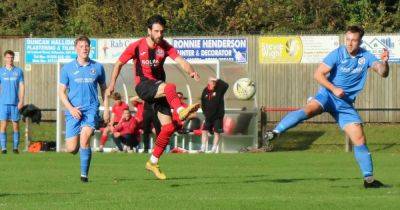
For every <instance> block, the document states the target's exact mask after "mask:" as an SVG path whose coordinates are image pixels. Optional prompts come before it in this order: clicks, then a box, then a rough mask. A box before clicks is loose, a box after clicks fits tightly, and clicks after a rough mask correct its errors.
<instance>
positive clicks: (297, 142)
mask: <svg viewBox="0 0 400 210" xmlns="http://www.w3.org/2000/svg"><path fill="white" fill-rule="evenodd" d="M324 133H325V132H323V131H288V132H287V133H285V134H282V135H281V136H280V137H279V139H278V140H276V141H275V142H274V151H299V150H300V151H301V150H308V149H310V146H311V145H312V144H313V143H314V141H316V140H317V139H318V138H319V137H321V136H322V135H324Z"/></svg>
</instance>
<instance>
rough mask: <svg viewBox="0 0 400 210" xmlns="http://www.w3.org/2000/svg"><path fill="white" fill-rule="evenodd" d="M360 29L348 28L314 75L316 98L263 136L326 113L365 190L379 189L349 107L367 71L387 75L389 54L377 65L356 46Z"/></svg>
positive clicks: (357, 120)
mask: <svg viewBox="0 0 400 210" xmlns="http://www.w3.org/2000/svg"><path fill="white" fill-rule="evenodd" d="M363 35H364V29H363V28H361V27H359V26H349V27H348V28H347V30H346V34H345V45H343V46H340V47H339V48H337V49H335V50H334V51H332V52H331V53H329V54H328V56H326V57H325V58H324V60H323V62H322V63H321V64H320V65H319V67H318V68H317V70H316V71H315V73H314V79H315V80H316V81H317V82H318V83H319V84H320V85H321V88H320V89H319V91H318V93H317V94H316V96H315V97H314V98H313V99H312V100H310V101H309V102H308V104H307V105H306V106H305V107H304V108H303V109H300V110H298V111H294V112H290V113H289V114H287V115H286V116H285V117H284V118H283V119H282V120H281V121H280V122H279V123H278V125H277V126H276V127H275V129H274V130H272V131H267V132H266V133H265V139H266V141H271V140H273V139H275V138H276V137H277V136H278V135H279V134H282V133H283V132H285V131H286V130H288V129H290V128H292V127H294V126H296V125H297V124H298V123H300V122H302V121H304V120H306V119H309V118H311V117H314V116H316V115H318V114H321V113H322V112H328V113H330V114H331V115H332V116H333V117H334V118H335V120H336V122H338V124H339V126H340V128H341V129H343V130H344V132H345V133H346V134H347V135H348V136H349V137H350V139H351V141H352V143H353V145H354V146H353V149H354V156H355V159H356V160H357V162H358V165H359V167H360V169H361V172H362V174H363V177H364V187H365V188H379V187H383V186H384V185H383V184H382V183H381V182H380V181H378V180H376V179H374V177H373V166H372V158H371V154H370V153H369V150H368V147H367V146H366V138H365V136H364V131H363V127H362V120H361V118H360V116H359V114H358V113H357V111H356V110H355V108H354V106H353V104H354V101H355V99H356V97H357V95H358V94H359V92H360V91H361V90H362V89H363V88H364V85H365V81H366V78H367V75H368V69H369V68H371V69H372V70H373V71H375V72H376V73H378V74H379V75H380V76H382V77H387V76H388V74H389V65H388V60H389V52H388V51H387V50H386V49H383V52H382V54H381V62H380V61H378V59H377V58H376V57H375V56H374V55H373V54H372V53H370V52H368V51H367V50H365V49H363V48H361V47H360V45H361V44H362V37H363Z"/></svg>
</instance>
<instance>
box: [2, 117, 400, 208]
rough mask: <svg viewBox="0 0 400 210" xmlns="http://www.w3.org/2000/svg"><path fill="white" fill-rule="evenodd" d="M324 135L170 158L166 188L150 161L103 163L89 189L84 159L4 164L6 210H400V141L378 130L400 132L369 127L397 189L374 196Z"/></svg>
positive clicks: (14, 159)
mask: <svg viewBox="0 0 400 210" xmlns="http://www.w3.org/2000/svg"><path fill="white" fill-rule="evenodd" d="M314 127H315V126H311V127H308V126H304V125H302V126H300V127H299V128H298V129H294V130H293V131H291V132H289V133H288V134H287V136H285V137H282V139H281V140H282V141H281V142H283V143H281V145H278V146H279V147H280V148H281V151H280V152H271V153H259V154H215V155H211V154H193V155H187V154H167V155H165V156H163V158H162V160H161V163H160V166H161V169H162V170H163V171H164V172H165V173H166V175H167V177H168V179H167V180H165V181H159V180H156V179H155V178H154V176H153V175H152V174H150V173H149V172H147V171H145V169H144V164H145V161H146V160H147V159H148V156H147V155H144V154H127V153H112V154H100V153H94V156H93V159H92V167H91V171H90V180H89V183H86V184H83V183H81V182H80V180H79V156H78V155H76V156H73V155H70V154H65V153H59V154H57V153H53V152H48V153H40V154H28V153H22V154H20V155H14V154H12V153H9V154H7V155H0V161H1V168H2V170H1V171H0V178H1V182H0V183H1V184H0V209H339V208H342V209H398V207H399V206H400V201H399V197H400V179H399V174H400V164H399V159H400V153H399V142H398V137H397V136H398V135H396V132H392V133H390V132H376V131H375V130H374V129H378V130H380V131H382V130H383V131H385V130H386V129H387V130H388V131H389V130H391V131H392V130H393V131H395V129H393V128H395V127H398V126H395V127H390V126H389V128H387V126H383V127H380V126H373V127H369V128H368V127H366V131H367V137H368V135H370V136H371V147H370V148H371V152H372V153H373V159H374V168H375V172H376V173H375V176H376V177H377V178H378V179H379V180H380V181H382V182H383V183H385V184H387V185H389V186H388V187H387V188H382V189H368V190H367V189H364V188H363V187H362V180H361V179H360V172H359V169H358V167H357V165H356V162H355V160H354V157H353V154H352V153H345V152H344V151H343V150H342V149H343V148H342V146H343V145H341V144H338V145H333V146H332V145H330V144H331V140H330V139H332V142H333V140H334V139H335V138H340V139H339V140H337V143H343V138H342V136H341V135H340V133H339V132H338V133H337V135H335V133H336V130H337V128H336V127H334V126H332V129H331V128H330V126H326V127H323V129H322V130H323V133H322V134H321V133H318V132H317V130H318V131H321V128H319V129H316V128H314ZM302 132H304V133H302ZM374 135H376V136H374ZM382 136H385V138H382V139H380V138H378V137H382ZM291 138H293V140H291ZM375 138H376V139H375ZM307 139H313V141H312V142H310V141H307ZM396 139H397V140H396ZM383 140H386V141H387V142H386V141H383ZM285 142H286V143H285ZM289 142H291V143H293V144H289ZM385 142H386V143H385ZM378 143H381V144H378ZM383 143H384V144H383ZM300 144H301V145H303V144H304V145H307V144H308V145H307V146H305V147H299V146H298V145H300ZM323 145H324V146H323ZM327 148H329V149H327Z"/></svg>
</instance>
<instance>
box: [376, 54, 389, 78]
mask: <svg viewBox="0 0 400 210" xmlns="http://www.w3.org/2000/svg"><path fill="white" fill-rule="evenodd" d="M381 60H382V62H379V61H376V62H374V64H373V65H372V70H374V71H375V72H376V73H378V74H379V75H380V76H381V77H383V78H386V77H387V76H389V62H388V61H389V51H388V50H387V49H383V52H382V54H381Z"/></svg>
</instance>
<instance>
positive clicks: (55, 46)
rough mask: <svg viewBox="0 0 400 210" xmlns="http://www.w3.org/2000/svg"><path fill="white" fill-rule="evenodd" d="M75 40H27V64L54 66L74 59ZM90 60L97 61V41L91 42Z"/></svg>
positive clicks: (92, 40)
mask: <svg viewBox="0 0 400 210" xmlns="http://www.w3.org/2000/svg"><path fill="white" fill-rule="evenodd" d="M74 41H75V39H68V38H28V39H25V63H26V64H54V63H57V62H58V61H59V60H62V59H74V58H75V57H76V52H75V49H74ZM90 46H91V50H90V58H92V59H97V49H96V48H97V40H96V39H91V40H90Z"/></svg>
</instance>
